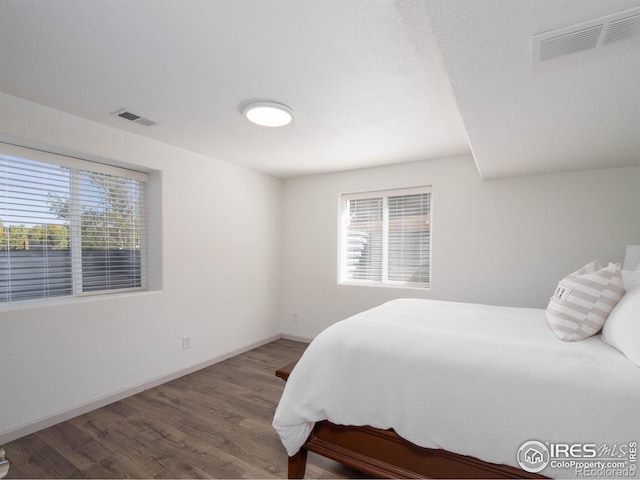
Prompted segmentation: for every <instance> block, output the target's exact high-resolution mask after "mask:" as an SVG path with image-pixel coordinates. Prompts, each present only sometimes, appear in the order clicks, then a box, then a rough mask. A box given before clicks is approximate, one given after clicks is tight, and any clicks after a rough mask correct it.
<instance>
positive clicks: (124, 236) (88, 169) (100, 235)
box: [0, 144, 147, 302]
mask: <svg viewBox="0 0 640 480" xmlns="http://www.w3.org/2000/svg"><path fill="white" fill-rule="evenodd" d="M146 181H147V175H146V174H144V173H140V172H135V171H131V170H126V169H121V168H116V167H111V166H106V165H102V164H97V163H92V162H88V161H84V160H78V159H75V158H71V157H65V156H61V155H54V154H49V153H45V152H40V151H36V150H30V149H25V148H21V147H15V146H12V145H6V144H0V302H12V301H18V300H27V299H36V298H48V297H59V296H70V295H81V294H86V293H97V292H107V291H115V290H123V289H141V288H145V287H146V278H145V269H146V261H145V238H144V237H145V185H146Z"/></svg>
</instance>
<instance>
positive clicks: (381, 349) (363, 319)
mask: <svg viewBox="0 0 640 480" xmlns="http://www.w3.org/2000/svg"><path fill="white" fill-rule="evenodd" d="M325 419H327V420H329V421H331V422H333V423H336V424H343V425H371V426H373V427H378V428H382V429H387V428H393V429H394V430H395V431H396V432H397V433H398V434H399V435H401V436H402V437H404V438H405V439H407V440H409V441H411V442H413V443H415V444H417V445H421V446H423V447H428V448H441V449H444V450H449V451H452V452H457V453H460V454H464V455H471V456H473V457H476V458H479V459H481V460H484V461H488V462H494V463H500V464H507V465H513V466H516V467H518V464H517V461H516V455H517V451H518V448H519V447H520V446H521V444H523V443H524V442H525V441H528V440H539V441H541V442H552V443H573V442H581V443H596V444H598V445H600V444H604V443H607V444H609V445H610V446H611V445H613V444H617V445H620V444H623V443H628V442H630V441H639V440H640V368H638V367H636V366H634V365H633V364H632V363H631V362H629V361H628V360H627V359H626V358H625V357H624V356H623V355H622V354H621V353H619V352H618V351H616V350H615V349H613V348H612V347H610V346H608V345H606V344H605V343H603V342H602V341H601V340H600V337H599V336H595V337H591V338H589V339H587V340H584V341H581V342H575V343H565V342H562V341H560V340H559V339H558V338H557V337H556V336H555V335H554V334H553V332H552V331H551V329H550V328H549V327H548V326H547V324H546V322H545V316H544V310H539V309H529V308H509V307H494V306H486V305H474V304H464V303H452V302H440V301H431V300H417V299H402V300H394V301H391V302H388V303H385V304H383V305H381V306H379V307H376V308H373V309H371V310H368V311H366V312H363V313H360V314H358V315H355V316H353V317H351V318H349V319H347V320H344V321H342V322H339V323H337V324H335V325H333V326H331V327H330V328H328V329H327V330H325V331H324V332H322V333H321V334H320V335H319V336H318V337H317V338H316V339H315V340H314V341H313V342H312V343H311V345H310V346H309V347H308V349H307V350H306V352H305V354H304V355H303V356H302V358H301V359H300V361H299V363H298V365H297V366H296V368H295V369H294V371H293V372H292V374H291V376H290V377H289V380H288V382H287V384H286V387H285V390H284V393H283V395H282V399H281V400H280V404H279V405H278V408H277V411H276V413H275V417H274V420H273V426H274V428H275V429H276V430H277V432H278V434H279V435H280V438H281V439H282V443H283V444H284V446H285V448H286V450H287V452H288V454H289V455H293V454H295V453H296V452H297V451H298V449H299V448H300V447H301V446H302V444H303V443H304V441H305V440H306V438H307V436H308V435H309V433H310V431H311V429H312V428H313V425H314V423H315V422H317V421H319V420H325ZM542 473H544V474H546V475H553V476H575V472H573V471H569V470H566V469H565V470H558V471H554V470H553V469H550V468H549V469H547V470H544V471H543V472H542Z"/></svg>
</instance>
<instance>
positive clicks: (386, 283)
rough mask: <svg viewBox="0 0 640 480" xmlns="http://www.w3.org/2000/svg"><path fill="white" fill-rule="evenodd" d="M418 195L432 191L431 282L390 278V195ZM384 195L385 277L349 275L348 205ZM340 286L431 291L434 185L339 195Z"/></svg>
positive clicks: (383, 263)
mask: <svg viewBox="0 0 640 480" xmlns="http://www.w3.org/2000/svg"><path fill="white" fill-rule="evenodd" d="M418 194H429V282H428V284H424V285H421V284H418V283H407V282H401V281H394V280H389V279H388V270H389V268H388V267H389V265H388V257H389V251H388V244H389V230H388V228H389V227H388V225H389V216H388V210H389V208H388V198H389V197H396V196H409V195H418ZM374 198H383V219H382V223H383V233H382V245H383V246H382V279H381V280H372V279H371V280H367V279H349V278H347V275H346V267H347V264H346V253H347V251H346V247H347V227H348V221H349V209H348V204H349V201H350V200H365V199H374ZM338 218H339V222H338V223H339V224H338V279H337V280H338V285H352V286H375V287H384V288H404V289H418V290H423V291H424V290H430V289H431V285H432V281H431V278H432V267H431V258H432V248H433V235H432V228H433V188H432V186H431V185H423V186H417V187H406V188H394V189H386V190H372V191H363V192H356V193H343V194H340V196H339V204H338Z"/></svg>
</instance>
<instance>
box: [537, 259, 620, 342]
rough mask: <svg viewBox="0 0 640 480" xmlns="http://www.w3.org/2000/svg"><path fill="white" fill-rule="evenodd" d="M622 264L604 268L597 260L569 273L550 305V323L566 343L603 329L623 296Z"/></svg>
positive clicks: (548, 310) (548, 321)
mask: <svg viewBox="0 0 640 480" xmlns="http://www.w3.org/2000/svg"><path fill="white" fill-rule="evenodd" d="M620 272H621V271H620V265H618V264H613V263H610V264H609V265H608V266H606V267H604V268H601V267H600V264H599V263H598V262H596V261H593V262H591V263H588V264H587V265H585V266H584V267H582V268H581V269H580V270H577V271H575V272H573V273H572V274H570V275H568V276H566V277H565V278H563V279H562V280H560V283H558V286H557V287H556V290H555V292H554V294H553V296H552V297H551V300H550V301H549V305H548V306H547V312H546V313H547V323H548V324H549V326H550V327H551V329H552V330H553V331H554V333H555V334H556V335H557V336H558V338H559V339H560V340H563V341H565V342H575V341H578V340H583V339H585V338H587V337H590V336H591V335H595V334H596V333H598V332H599V331H600V329H601V328H602V325H604V322H605V320H606V319H607V317H608V316H609V314H610V313H611V311H612V310H613V308H614V307H615V306H616V304H617V303H618V302H619V301H620V299H621V298H622V296H623V295H624V285H623V283H622V275H621V273H620Z"/></svg>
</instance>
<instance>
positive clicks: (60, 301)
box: [0, 289, 162, 313]
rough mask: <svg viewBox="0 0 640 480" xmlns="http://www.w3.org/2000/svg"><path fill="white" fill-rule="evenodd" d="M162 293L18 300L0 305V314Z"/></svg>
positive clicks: (141, 290)
mask: <svg viewBox="0 0 640 480" xmlns="http://www.w3.org/2000/svg"><path fill="white" fill-rule="evenodd" d="M157 293H162V290H149V289H136V290H126V291H121V292H117V293H94V294H84V295H77V296H67V297H51V298H36V299H31V300H18V301H15V302H8V303H3V304H0V313H3V312H10V311H19V310H30V309H37V308H49V307H54V308H55V307H63V306H67V305H74V304H82V303H87V302H98V301H111V300H122V299H126V298H131V297H141V296H145V295H154V294H157Z"/></svg>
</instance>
